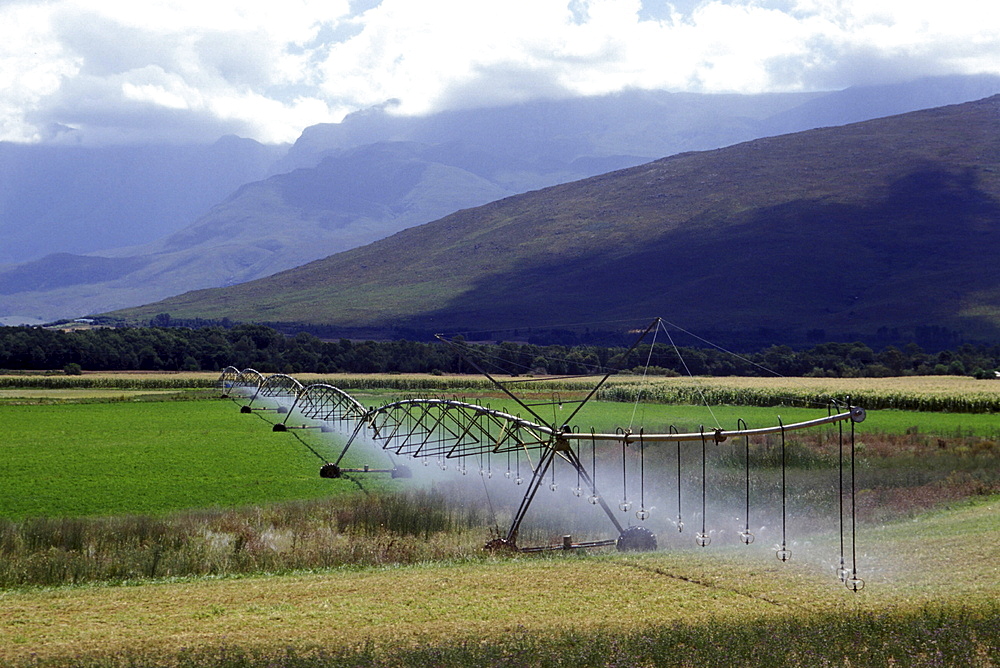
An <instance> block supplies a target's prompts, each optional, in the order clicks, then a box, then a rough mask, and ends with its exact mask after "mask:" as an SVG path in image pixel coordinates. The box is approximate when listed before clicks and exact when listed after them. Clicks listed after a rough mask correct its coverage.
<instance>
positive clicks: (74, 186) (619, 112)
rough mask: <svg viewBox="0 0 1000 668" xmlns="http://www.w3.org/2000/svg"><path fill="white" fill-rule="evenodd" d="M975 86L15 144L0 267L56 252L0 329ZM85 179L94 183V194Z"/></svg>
mask: <svg viewBox="0 0 1000 668" xmlns="http://www.w3.org/2000/svg"><path fill="white" fill-rule="evenodd" d="M984 90H986V91H988V92H1000V78H998V77H942V78H938V79H926V80H921V81H916V82H911V83H908V84H900V85H897V86H891V87H873V88H868V89H863V88H859V89H849V90H846V91H839V92H835V93H809V94H795V95H763V96H738V95H693V94H674V93H666V92H662V91H629V92H625V93H620V94H617V95H608V96H601V97H595V98H583V99H569V100H548V101H545V100H543V101H537V102H532V103H527V104H521V105H513V106H509V107H501V108H487V109H471V110H464V111H455V112H444V113H439V114H433V115H430V116H425V117H416V118H408V117H397V116H393V115H392V114H391V113H390V112H389V111H388V110H386V109H372V110H368V111H365V112H359V113H357V114H353V115H351V116H349V117H348V118H347V119H345V120H344V122H342V123H340V124H334V125H320V126H314V127H312V128H307V129H306V131H305V132H303V134H302V136H301V137H300V139H299V140H298V141H297V142H296V143H295V144H294V145H293V146H291V147H288V148H287V150H286V147H262V146H260V145H259V144H256V143H255V142H250V141H248V140H239V139H236V138H227V139H226V140H224V141H220V142H219V143H218V145H217V146H213V147H209V148H207V149H206V148H204V147H203V148H202V149H198V151H202V152H201V153H199V152H198V151H195V150H194V149H191V148H190V147H188V148H183V147H175V148H170V149H169V150H167V149H164V150H163V151H161V152H158V151H159V149H158V148H157V147H131V148H129V147H119V148H117V149H114V150H112V149H101V150H95V151H92V152H91V153H89V154H88V153H87V152H86V151H83V150H82V149H72V150H71V149H65V150H66V151H68V153H66V154H65V155H78V156H84V157H81V158H79V159H77V158H74V160H75V162H74V161H73V160H71V161H68V162H64V161H62V162H61V160H60V158H59V156H60V155H63V154H61V153H60V152H59V151H60V150H62V149H58V148H57V147H21V148H19V149H18V150H22V149H24V150H27V149H28V148H31V149H32V150H35V149H37V151H36V153H37V154H38V155H41V154H43V153H45V152H48V153H49V154H51V155H52V156H53V157H52V158H51V159H48V160H46V161H41V162H39V163H38V165H37V166H35V167H32V168H31V169H26V168H24V167H23V164H24V163H23V161H22V162H20V163H16V162H15V163H4V161H3V155H4V152H3V149H4V147H3V146H0V186H2V188H0V191H2V192H0V232H2V233H3V235H4V236H3V237H2V238H3V242H2V243H0V262H2V261H3V260H2V258H3V257H4V256H5V254H6V255H8V256H13V255H15V254H17V253H24V252H26V249H33V250H31V253H33V254H35V255H41V253H42V251H46V252H49V253H50V255H51V254H53V253H58V255H54V256H49V257H45V256H43V255H42V256H40V257H36V258H35V259H33V260H31V261H30V262H27V263H21V264H19V265H8V266H6V267H4V266H0V322H4V321H9V322H16V321H18V320H19V319H22V320H23V319H35V321H44V320H53V319H56V318H62V317H75V316H78V315H84V314H87V313H94V312H101V311H108V310H112V309H117V308H121V307H125V306H129V305H135V304H142V303H147V302H150V301H155V300H157V299H161V298H164V297H167V296H170V295H175V294H178V293H181V292H185V291H187V290H191V289H195V288H200V287H211V286H224V285H232V284H236V283H240V282H243V281H248V280H253V279H256V278H260V277H263V276H267V275H270V274H273V273H275V272H278V271H282V270H285V269H289V268H292V267H296V266H299V265H302V264H305V263H307V262H309V261H312V260H316V259H319V258H323V257H325V256H328V255H331V254H334V253H337V252H340V251H343V250H346V249H349V248H354V247H357V246H361V245H364V244H367V243H370V242H372V241H375V240H377V239H380V238H383V237H386V236H388V235H390V234H393V233H395V232H397V231H399V230H401V229H404V228H407V227H410V226H413V225H418V224H421V223H425V222H429V221H432V220H435V219H437V218H440V217H442V216H445V215H447V214H449V213H452V212H454V211H457V210H459V209H463V208H469V207H474V206H478V205H481V204H484V203H486V202H490V201H494V200H497V199H500V198H503V197H507V196H510V195H513V194H515V193H520V192H527V191H531V190H537V189H540V188H544V187H548V186H551V185H555V184H559V183H566V182H570V181H574V180H578V179H582V178H585V177H588V176H594V175H598V174H602V173H606V172H609V171H613V170H616V169H622V168H625V167H630V166H634V165H639V164H643V163H645V162H649V161H651V160H654V159H657V158H661V157H663V156H665V155H672V154H676V153H679V152H684V151H693V150H706V149H711V148H716V147H719V146H725V145H731V144H735V143H738V142H740V141H746V140H749V139H752V138H755V137H761V136H768V135H776V134H782V133H787V132H790V131H794V130H800V129H804V128H807V127H816V126H818V125H836V124H838V123H839V122H847V121H848V120H858V119H859V118H871V117H873V116H874V115H882V114H885V113H894V112H895V113H898V112H900V111H907V110H909V109H911V108H919V107H920V106H921V105H923V106H934V105H935V104H944V103H948V102H955V101H964V100H967V99H972V98H970V97H969V96H970V95H972V94H973V93H978V92H981V91H984ZM985 94H988V93H985ZM985 94H984V95H985ZM979 97H982V95H980V96H979ZM845 119H846V120H845ZM73 151H76V154H74V153H73ZM185 151H186V152H185ZM88 155H89V156H90V157H86V156H88ZM176 155H182V156H186V157H184V159H181V158H177V157H171V156H176ZM95 156H96V157H95ZM101 156H103V157H101ZM192 156H194V157H192ZM197 156H202V157H197ZM84 158H85V159H84ZM102 160H104V162H102ZM4 164H8V168H7V171H6V172H5V171H3V167H2V166H3V165H4ZM17 165H22V166H21V167H18V166H17ZM45 165H56V166H59V169H55V171H51V172H49V171H46V169H48V168H46V167H45ZM171 165H173V166H174V167H173V168H170V166H171ZM53 169H54V168H53ZM172 170H173V171H172ZM251 173H252V174H256V175H257V176H250V177H248V176H246V175H247V174H251ZM241 174H242V175H243V176H240V175H241ZM101 183H110V184H112V185H111V186H108V188H109V189H108V190H107V192H104V193H101V192H99V190H95V188H96V187H97V186H98V185H99V184H101ZM3 193H7V194H6V195H4V194H3ZM19 193H20V194H19ZM5 197H6V198H7V199H4V198H5ZM19 198H20V199H19ZM25 198H26V199H25ZM95 258H98V259H95ZM53 276H57V277H59V280H58V281H55V280H52V279H51V277H53ZM71 279H72V280H71Z"/></svg>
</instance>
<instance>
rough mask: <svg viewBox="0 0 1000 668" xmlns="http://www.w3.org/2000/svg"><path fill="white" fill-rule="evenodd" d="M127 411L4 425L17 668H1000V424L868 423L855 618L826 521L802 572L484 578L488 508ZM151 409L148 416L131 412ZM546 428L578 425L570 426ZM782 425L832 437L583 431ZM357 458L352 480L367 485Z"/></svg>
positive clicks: (766, 535)
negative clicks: (326, 468)
mask: <svg viewBox="0 0 1000 668" xmlns="http://www.w3.org/2000/svg"><path fill="white" fill-rule="evenodd" d="M104 389H108V388H104ZM10 391H14V390H10ZM52 391H53V392H57V393H58V392H65V391H66V389H65V388H64V389H57V390H52ZM102 391H103V389H102ZM122 393H123V394H122V395H121V396H120V397H119V396H116V395H114V394H112V396H111V397H108V396H104V395H103V394H102V395H100V396H98V395H94V396H91V397H89V398H87V397H81V396H69V395H64V396H63V397H62V399H69V400H70V401H69V402H67V403H56V404H49V403H46V402H53V401H59V400H60V397H59V395H58V394H54V395H53V394H46V395H42V396H34V397H20V398H8V399H9V401H7V400H4V401H0V424H2V425H3V428H4V432H5V433H4V438H3V440H2V441H0V451H2V459H0V475H2V476H3V478H4V492H3V494H2V495H0V580H2V581H3V582H4V583H7V584H5V585H4V586H3V587H2V588H0V609H2V610H3V615H2V618H0V664H2V665H9V666H12V667H15V668H28V667H29V666H30V667H31V668H41V667H43V666H74V667H78V668H125V667H126V666H128V667H129V668H147V667H148V668H153V667H154V666H156V667H158V668H159V667H161V666H178V667H181V666H183V667H185V668H209V667H216V668H219V667H222V668H265V667H267V668H273V667H275V666H281V667H288V668H291V667H298V668H307V667H309V668H314V667H317V666H341V665H359V666H360V665H414V666H443V665H449V666H465V665H498V666H529V665H530V666H548V665H552V666H556V665H593V666H599V665H622V666H632V665H637V666H640V665H641V666H648V665H677V666H734V665H739V666H786V665H790V666H822V665H829V666H834V665H836V666H845V665H851V666H886V665H899V666H938V665H946V666H950V665H955V666H958V665H962V666H966V665H968V666H984V667H985V666H996V665H998V664H1000V649H998V648H1000V623H998V622H1000V606H998V604H997V603H996V601H997V600H998V599H1000V565H998V564H1000V540H998V537H1000V513H998V512H997V511H998V509H1000V496H997V495H996V494H995V493H994V494H991V492H994V491H995V490H996V489H997V483H998V480H997V477H998V472H1000V466H998V458H1000V447H997V446H996V443H995V440H996V429H997V427H996V425H995V424H994V422H995V418H994V417H993V416H990V415H969V414H949V413H913V412H905V411H872V412H871V413H870V415H869V418H868V420H867V421H865V422H864V423H862V424H861V425H859V426H858V431H859V438H860V439H861V441H862V447H861V452H860V453H859V454H860V459H861V461H860V464H861V469H860V470H859V480H860V481H861V486H860V493H859V503H860V509H861V513H860V517H859V528H858V534H857V538H858V543H857V548H858V560H857V564H858V569H859V575H860V576H861V577H863V578H864V579H865V582H866V586H865V588H864V590H863V591H861V592H858V593H853V592H850V591H848V590H847V589H846V588H845V587H844V586H843V584H841V583H840V582H839V581H838V579H837V578H836V575H835V568H836V564H837V561H836V560H837V554H838V549H839V546H838V533H837V531H836V524H835V522H832V521H831V518H830V516H829V512H830V509H829V508H828V507H826V508H825V509H823V510H822V512H819V511H817V513H816V514H815V517H814V518H812V519H813V521H812V522H811V523H809V522H807V523H806V524H805V525H803V526H802V527H799V526H796V528H795V530H794V532H793V534H792V541H793V542H792V549H793V555H794V556H793V558H792V560H791V561H789V562H787V563H781V562H779V561H778V560H777V559H776V558H775V554H774V550H775V545H774V536H775V534H774V533H773V528H772V529H771V530H770V532H767V531H765V532H762V533H761V534H760V536H761V538H760V540H758V541H756V542H755V543H754V544H753V545H751V546H749V547H747V546H743V545H741V544H740V543H739V542H738V541H737V540H735V539H733V536H732V535H731V534H730V535H728V537H727V535H726V534H719V535H718V536H717V540H715V541H714V542H713V544H712V545H711V546H710V547H708V548H697V547H695V546H694V545H693V542H692V540H691V538H692V536H691V535H689V533H690V531H693V530H694V529H693V528H692V529H690V530H686V533H685V534H683V535H681V534H678V533H676V532H674V533H672V534H670V533H667V532H664V533H661V534H660V539H661V540H660V545H661V549H660V550H658V551H656V552H653V553H648V554H628V555H625V554H619V553H617V552H615V551H614V550H613V549H610V550H608V549H600V550H593V551H589V552H586V553H584V552H571V553H567V554H563V553H559V552H557V553H548V554H544V555H538V556H517V557H497V556H490V555H487V554H484V553H483V552H482V551H481V549H480V546H481V545H482V542H483V539H484V538H486V537H488V535H489V531H488V530H489V526H490V525H491V522H492V518H491V517H490V515H489V514H488V512H487V506H486V504H485V503H484V502H483V500H482V499H481V498H479V497H476V498H475V499H474V498H473V494H472V492H475V491H477V485H476V484H473V485H471V486H469V487H468V488H467V489H465V490H464V491H460V492H459V493H458V495H457V496H454V495H452V492H453V491H454V490H452V488H450V487H447V486H444V487H435V488H434V489H427V487H426V483H423V484H419V483H418V484H417V485H415V484H414V482H407V481H403V480H391V479H390V478H389V476H388V475H387V474H375V475H370V476H367V477H364V476H361V475H359V476H355V479H354V480H351V479H341V480H325V479H322V478H319V476H318V467H319V465H320V464H321V463H322V460H323V459H324V458H326V459H332V458H334V457H335V456H336V455H337V454H338V448H337V443H340V442H342V441H340V440H339V439H330V438H328V437H325V436H320V435H319V434H317V433H316V432H313V431H303V432H295V433H274V432H272V431H271V424H270V422H273V421H275V420H276V419H277V416H275V415H274V414H263V415H260V416H258V415H246V414H241V413H240V412H239V407H238V406H237V405H236V404H235V403H233V402H231V401H221V400H217V399H216V400H185V401H158V400H155V399H156V397H149V396H148V394H149V388H148V387H147V388H144V389H134V390H122ZM142 394H145V395H147V396H146V399H152V400H143V401H134V400H133V399H136V398H138V397H139V396H140V395H142ZM470 396H471V395H470ZM479 396H480V397H481V398H483V400H484V401H489V402H491V404H492V405H493V407H495V408H500V407H503V408H508V407H509V405H508V404H506V403H504V402H503V401H501V400H500V399H497V398H495V397H486V396H484V395H481V394H480V395H479ZM362 398H363V399H364V400H365V401H366V402H372V403H379V402H382V401H384V400H387V399H388V398H391V397H390V395H386V394H383V393H381V392H374V393H371V394H364V395H362ZM109 399H110V400H109ZM81 402H84V403H81ZM569 406H570V404H566V405H565V406H564V407H563V408H562V411H567V410H571V409H570V408H569ZM545 410H548V411H550V412H552V415H553V419H554V421H556V422H559V420H558V415H559V411H560V409H559V408H558V407H556V408H552V407H547V408H546V409H545ZM713 414H714V416H713ZM776 414H780V415H781V418H782V419H783V420H784V421H786V422H789V421H796V420H799V419H807V418H809V417H815V416H816V412H815V411H803V410H802V409H794V408H785V407H781V408H780V409H775V408H755V407H727V406H723V407H716V408H713V410H712V413H708V412H707V411H706V409H705V408H703V407H690V406H679V405H662V404H639V405H638V406H636V405H633V404H627V403H610V402H602V403H600V404H593V405H591V406H588V407H587V408H586V409H585V411H584V412H582V413H581V414H580V419H579V420H578V424H580V425H581V430H585V429H586V428H587V427H589V426H591V425H592V426H594V427H595V428H599V429H600V428H609V429H613V428H614V427H615V426H628V425H629V424H631V425H633V427H638V426H643V427H644V428H647V429H649V430H658V429H661V428H663V427H664V426H666V425H669V424H676V425H678V426H684V425H687V426H688V427H693V428H696V427H697V425H699V424H706V426H709V427H711V426H714V425H715V422H716V421H718V423H719V424H720V425H722V426H723V427H730V426H732V425H733V424H734V423H735V420H736V419H737V418H738V417H739V418H743V419H744V420H746V421H747V423H748V424H750V426H759V425H764V424H773V418H774V416H775V415H776ZM261 418H265V419H261ZM584 425H586V426H584ZM825 433H826V434H827V436H818V437H816V438H814V439H812V440H809V439H806V440H803V441H801V442H799V441H796V442H795V445H794V446H793V453H794V458H793V459H794V461H795V466H793V467H792V468H791V470H790V476H791V477H793V478H794V479H795V482H794V483H792V486H791V487H790V490H791V491H792V493H791V494H790V497H789V500H790V502H791V504H790V505H791V508H790V510H791V512H792V514H793V515H795V516H798V515H801V514H803V513H804V512H805V511H807V510H809V506H810V505H811V504H814V503H817V504H820V505H823V504H825V505H826V506H829V505H830V502H831V499H832V498H833V497H832V494H833V493H835V484H834V483H833V482H831V480H835V473H834V477H833V478H831V476H830V474H831V471H832V470H833V469H832V466H833V463H832V462H833V460H832V459H831V458H830V453H831V452H832V450H831V448H835V445H834V444H833V443H832V442H831V439H830V435H831V434H832V433H833V431H832V430H827V432H825ZM297 437H298V438H297ZM300 438H301V440H299V439H300ZM765 450H766V451H767V452H770V455H769V456H773V452H771V451H770V450H767V449H766V448H765ZM772 450H773V448H772ZM314 451H315V452H314ZM352 453H353V451H352ZM355 454H356V456H355V457H354V459H353V460H352V461H350V462H346V463H347V464H348V465H360V464H363V463H370V462H373V461H374V460H372V459H371V457H372V455H369V454H365V453H364V452H358V453H355ZM765 454H766V453H765ZM737 455H739V453H738V452H736V450H733V451H732V452H730V451H728V450H726V449H725V448H724V447H720V449H719V450H717V451H716V452H715V453H714V455H713V457H714V459H713V466H714V467H715V468H714V469H713V472H712V475H713V476H718V477H716V478H713V479H714V480H715V481H716V482H718V483H720V484H723V485H728V486H730V487H732V488H733V490H735V492H733V493H732V494H730V496H732V497H734V498H735V497H738V496H739V495H738V494H736V492H738V491H739V489H737V488H738V487H739V485H738V482H739V480H740V479H741V478H740V475H739V474H740V471H739V468H738V464H739V461H740V460H739V457H738V456H737ZM656 461H657V458H656V457H654V456H651V457H650V460H649V462H648V463H649V464H650V465H651V466H652V465H655V462H656ZM384 463H385V462H379V463H378V464H384ZM686 463H687V464H690V463H691V462H690V461H688V462H686ZM661 464H662V462H661ZM494 465H495V467H496V469H497V472H498V473H499V471H500V469H501V468H502V466H503V465H504V462H503V461H502V460H501V461H496V462H495V464H494ZM761 465H762V466H764V467H765V468H764V470H762V471H761V472H760V473H759V477H755V478H754V484H755V485H757V486H765V487H767V489H763V490H757V492H755V503H757V504H766V505H769V506H772V510H773V506H774V505H775V503H777V502H778V499H777V498H776V497H775V488H773V482H774V477H775V475H776V470H775V469H774V465H773V462H771V463H769V464H764V463H762V464H761ZM448 474H449V475H452V476H453V477H454V476H458V474H457V473H455V472H454V471H449V472H448ZM756 475H758V474H757V473H756V472H755V476H756ZM468 478H469V479H470V480H472V482H473V483H477V484H478V477H477V476H475V475H474V473H473V475H470V476H468ZM494 482H495V483H499V484H508V485H509V484H510V483H509V481H503V480H498V481H494ZM570 484H572V481H567V480H563V487H564V489H565V488H566V487H567V486H568V485H570ZM651 484H652V483H651ZM415 487H419V488H420V489H414V488H415ZM653 488H654V490H655V485H653ZM407 489H408V490H409V491H405V490H407ZM768 490H769V491H768ZM478 491H480V492H481V486H479V488H478ZM731 491H732V490H731ZM758 492H759V493H758ZM567 493H568V492H567ZM650 493H652V491H650ZM540 494H542V495H548V494H550V493H549V492H548V491H547V490H543V491H541V492H540ZM546 498H551V497H546ZM688 503H691V501H690V500H689V501H688ZM584 505H585V506H586V505H587V504H584ZM661 510H662V509H661ZM560 512H561V511H560ZM755 512H760V509H759V508H758V509H757V510H755ZM542 514H543V515H544V513H542ZM565 519H566V516H564V515H560V514H559V513H555V514H554V515H553V516H552V517H542V518H541V519H540V520H538V522H537V523H536V524H539V525H540V526H539V528H538V530H537V533H536V534H535V535H533V537H534V538H541V539H542V540H547V536H549V535H553V536H556V537H558V530H559V529H561V528H562V526H563V525H562V524H561V522H563V521H564V520H565ZM772 519H773V517H772ZM532 521H533V522H534V521H535V520H534V518H532ZM499 523H501V524H502V523H503V518H502V517H501V519H500V520H499ZM849 547H850V546H849ZM61 583H70V584H61ZM72 583H76V584H72ZM39 585H41V586H39Z"/></svg>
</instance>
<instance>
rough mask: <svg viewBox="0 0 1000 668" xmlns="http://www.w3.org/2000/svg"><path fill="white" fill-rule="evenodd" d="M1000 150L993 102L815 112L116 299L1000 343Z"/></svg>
mask: <svg viewBox="0 0 1000 668" xmlns="http://www.w3.org/2000/svg"><path fill="white" fill-rule="evenodd" d="M998 156H1000V134H998V133H997V132H996V101H995V100H981V101H977V102H969V103H965V104H960V105H954V106H949V107H944V108H941V109H933V110H927V111H920V112H914V113H908V114H902V115H897V116H892V117H887V118H881V119H876V120H872V121H866V122H862V123H854V124H851V125H846V126H842V127H830V128H818V129H815V130H810V131H808V132H799V133H795V134H790V135H784V136H779V137H769V138H765V139H759V140H756V141H753V142H747V143H742V144H736V145H733V146H729V147H726V148H722V149H719V150H713V151H703V152H692V153H685V154H681V155H675V156H672V157H669V158H665V159H662V160H658V161H656V162H653V163H649V164H646V165H641V166H638V167H633V168H630V169H625V170H620V171H617V172H612V173H610V174H604V175H602V176H597V177H593V178H589V179H585V180H581V181H576V182H573V183H567V184H563V185H559V186H555V187H552V188H546V189H542V190H537V191H533V192H529V193H525V194H522V195H517V196H514V197H509V198H506V199H503V200H500V201H497V202H493V203H491V204H487V205H485V206H481V207H476V208H471V209H466V210H462V211H458V212H456V213H454V214H452V215H449V216H447V217H445V218H442V219H440V220H437V221H434V222H431V223H428V224H426V225H420V226H417V227H412V228H409V229H406V230H404V231H402V232H400V233H398V234H395V235H393V236H390V237H387V238H384V239H381V240H379V241H377V242H375V243H372V244H369V245H367V246H364V247H361V248H355V249H353V250H350V251H346V252H343V253H338V254H336V255H333V256H330V257H328V258H325V259H322V260H318V261H316V262H311V263H309V264H308V265H304V266H301V267H297V268H295V269H291V270H289V271H283V272H280V273H277V274H274V275H272V276H269V277H267V278H263V279H258V280H255V281H250V282H247V283H241V284H238V285H232V286H228V287H223V288H216V289H211V290H199V291H196V292H190V293H186V294H183V295H178V296H175V297H171V298H169V299H167V300H164V301H161V302H157V303H154V304H148V305H145V306H142V307H138V308H134V309H127V310H124V311H121V312H117V313H115V314H114V315H115V316H117V317H121V318H123V319H125V320H127V321H128V322H132V323H139V322H148V321H149V320H150V319H152V318H155V317H157V316H158V315H159V314H161V313H167V314H169V315H170V316H171V317H172V318H181V319H193V318H205V319H216V320H218V319H221V318H223V317H229V318H232V319H234V320H239V321H243V322H264V321H270V322H278V321H280V322H287V323H306V324H312V325H325V326H335V327H342V328H355V330H356V331H359V330H361V329H362V328H367V329H369V330H370V331H376V332H378V334H377V335H375V334H369V335H367V336H371V337H374V338H382V337H386V336H389V335H390V334H389V333H391V332H394V331H402V330H409V331H411V332H414V333H419V334H422V335H425V336H426V335H429V334H432V333H434V332H440V331H465V330H468V329H476V330H486V331H494V330H506V329H509V328H514V327H523V326H524V324H525V323H531V324H532V326H533V327H536V328H539V327H544V328H547V329H552V328H555V327H558V326H559V323H591V326H592V327H600V326H601V325H600V324H599V323H595V322H594V321H595V320H602V321H605V322H606V321H609V320H616V319H634V318H635V316H636V314H644V315H645V314H648V315H649V316H650V317H651V316H653V315H657V314H662V315H668V316H669V315H670V314H679V313H680V314H684V318H685V321H684V326H685V327H686V328H688V329H690V330H692V331H697V332H699V333H700V334H702V335H703V336H705V337H706V338H708V339H710V340H713V341H715V342H717V343H720V344H721V345H726V346H727V347H731V345H730V344H733V343H736V344H737V345H741V346H748V347H750V348H754V349H759V348H763V347H765V346H766V345H769V344H771V343H775V342H778V343H786V344H789V345H802V344H810V343H812V344H814V343H818V342H820V341H824V340H844V339H846V340H855V339H857V338H862V337H863V340H865V341H866V342H867V343H868V344H869V345H874V344H875V341H876V340H877V339H880V338H882V335H883V334H884V337H885V338H882V345H884V344H886V343H893V344H896V345H904V344H905V343H907V342H909V341H915V342H916V343H918V344H919V345H921V346H923V347H924V348H926V349H932V348H934V349H940V348H943V347H948V348H951V347H955V346H956V345H957V344H958V343H961V342H962V341H972V342H974V341H991V340H995V338H996V334H997V332H998V331H1000V329H998V324H1000V311H998V307H997V303H998V302H997V299H996V296H997V289H998V284H997V279H996V273H995V271H993V269H994V265H995V258H994V256H993V254H992V253H991V252H990V249H992V248H997V247H1000V229H998V228H997V226H996V225H995V221H996V219H997V217H998V216H1000V177H998V174H1000V171H998V167H1000V158H998ZM819 165H821V166H822V167H821V168H818V167H817V166H819ZM956 295H958V296H960V298H956ZM499 305H502V308H499ZM762 328H766V329H763V330H762ZM487 336H489V337H490V338H497V337H495V336H490V335H487ZM807 371H808V369H807Z"/></svg>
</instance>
